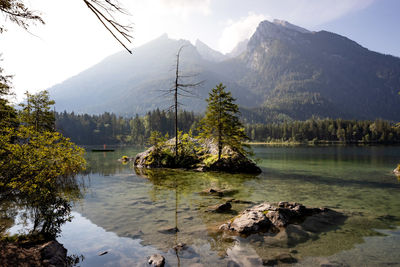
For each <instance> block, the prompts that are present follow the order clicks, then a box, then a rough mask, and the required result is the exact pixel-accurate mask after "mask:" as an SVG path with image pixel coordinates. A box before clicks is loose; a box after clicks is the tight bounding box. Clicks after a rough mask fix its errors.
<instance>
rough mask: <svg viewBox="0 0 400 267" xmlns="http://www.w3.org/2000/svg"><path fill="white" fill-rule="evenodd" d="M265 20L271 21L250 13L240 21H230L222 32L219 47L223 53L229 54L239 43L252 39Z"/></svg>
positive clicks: (263, 16) (265, 17)
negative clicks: (259, 25)
mask: <svg viewBox="0 0 400 267" xmlns="http://www.w3.org/2000/svg"><path fill="white" fill-rule="evenodd" d="M265 19H270V18H269V17H267V16H265V15H260V14H254V13H249V15H248V16H247V17H243V18H241V19H239V20H238V21H235V22H234V21H232V20H230V21H228V22H227V26H226V27H225V29H224V30H223V32H222V35H221V38H220V39H219V42H218V45H219V50H220V51H221V52H223V53H229V52H230V51H232V49H233V48H234V47H235V46H236V44H237V43H239V42H240V41H243V40H245V39H247V38H250V37H251V35H252V34H253V33H254V31H255V30H256V28H257V25H258V24H259V23H260V22H261V21H262V20H265Z"/></svg>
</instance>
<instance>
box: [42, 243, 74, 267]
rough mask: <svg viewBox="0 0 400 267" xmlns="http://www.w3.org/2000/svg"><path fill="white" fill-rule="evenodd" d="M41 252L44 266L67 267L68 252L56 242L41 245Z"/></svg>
mask: <svg viewBox="0 0 400 267" xmlns="http://www.w3.org/2000/svg"><path fill="white" fill-rule="evenodd" d="M39 252H40V255H41V256H42V261H43V264H44V265H47V266H66V264H67V250H66V249H65V248H64V246H63V245H61V244H60V243H58V242H57V241H55V240H53V241H50V242H47V243H45V244H43V245H41V246H40V247H39Z"/></svg>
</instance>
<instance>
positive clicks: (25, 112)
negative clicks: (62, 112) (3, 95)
mask: <svg viewBox="0 0 400 267" xmlns="http://www.w3.org/2000/svg"><path fill="white" fill-rule="evenodd" d="M25 95H26V104H23V103H22V104H20V106H21V107H22V111H21V113H20V120H21V122H22V123H24V124H25V125H27V126H33V127H34V128H35V130H36V131H39V132H43V131H54V130H55V116H54V111H52V110H51V106H52V105H54V104H55V102H54V100H50V98H49V93H48V92H47V91H41V92H39V93H37V94H33V95H32V94H29V93H28V92H26V93H25Z"/></svg>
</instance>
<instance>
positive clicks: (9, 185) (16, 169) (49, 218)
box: [0, 126, 85, 236]
mask: <svg viewBox="0 0 400 267" xmlns="http://www.w3.org/2000/svg"><path fill="white" fill-rule="evenodd" d="M83 153H84V150H83V149H82V148H79V147H77V146H76V145H74V144H73V143H71V142H70V141H69V139H68V138H65V137H63V136H62V135H61V134H60V133H57V132H49V131H45V132H37V131H35V130H34V128H33V127H26V126H20V127H19V128H18V129H12V128H8V129H7V134H5V135H2V136H1V137H0V191H1V192H2V194H3V196H4V195H6V196H8V197H9V198H10V197H11V198H17V199H19V200H20V201H23V202H24V203H25V205H28V208H27V210H31V211H32V213H33V215H32V217H33V218H34V220H33V223H34V225H33V230H32V231H33V232H36V231H37V230H38V229H39V227H40V228H41V230H40V231H41V232H42V233H46V234H48V235H50V236H55V235H56V234H57V233H58V232H59V230H60V227H61V225H62V224H63V223H65V222H66V221H68V220H70V209H71V207H70V203H69V201H70V197H71V198H73V197H75V196H76V194H75V193H73V192H77V190H78V187H77V185H76V184H75V183H74V181H73V180H71V179H72V178H71V176H73V175H75V174H77V173H78V172H79V171H81V170H82V169H84V166H85V160H84V159H83ZM78 191H79V190H78Z"/></svg>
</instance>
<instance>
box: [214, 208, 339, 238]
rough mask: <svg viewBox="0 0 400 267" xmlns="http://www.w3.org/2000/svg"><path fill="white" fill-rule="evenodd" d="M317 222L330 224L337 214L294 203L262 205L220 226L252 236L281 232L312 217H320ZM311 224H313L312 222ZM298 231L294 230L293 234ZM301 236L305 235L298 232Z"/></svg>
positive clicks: (221, 228) (222, 228)
mask: <svg viewBox="0 0 400 267" xmlns="http://www.w3.org/2000/svg"><path fill="white" fill-rule="evenodd" d="M318 214H319V217H318V218H317V219H316V220H317V221H321V224H328V223H329V222H330V221H332V219H333V218H332V215H335V214H337V213H335V212H333V211H331V210H329V209H318V208H306V207H305V206H303V205H301V204H299V203H294V202H279V203H278V204H277V205H276V204H275V205H274V204H270V203H262V204H260V205H256V206H253V207H251V208H249V209H246V210H244V211H243V212H241V213H240V214H239V215H238V216H236V217H234V218H233V219H232V220H231V221H229V222H227V223H225V224H223V225H221V226H220V228H219V229H220V230H229V231H233V232H237V233H239V234H251V233H258V232H265V231H269V232H279V231H280V229H282V228H285V227H287V226H288V225H289V224H293V223H298V222H302V221H304V220H305V219H306V218H311V217H310V216H313V215H318ZM310 220H311V219H310ZM310 224H312V223H311V222H310ZM295 230H296V229H295V228H294V229H293V232H294V231H295ZM297 233H298V234H299V235H301V236H305V234H304V233H302V232H300V231H297Z"/></svg>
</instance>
